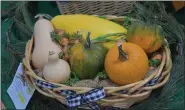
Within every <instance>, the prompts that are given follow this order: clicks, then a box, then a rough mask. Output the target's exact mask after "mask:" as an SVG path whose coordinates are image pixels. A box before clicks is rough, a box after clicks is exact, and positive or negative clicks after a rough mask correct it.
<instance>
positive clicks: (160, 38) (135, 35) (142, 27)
mask: <svg viewBox="0 0 185 110" xmlns="http://www.w3.org/2000/svg"><path fill="white" fill-rule="evenodd" d="M127 40H128V42H131V43H134V44H137V45H139V46H140V47H141V48H143V49H144V51H145V52H146V53H152V52H154V51H156V50H158V49H159V48H160V47H161V46H162V44H163V42H164V34H163V29H162V28H161V27H160V26H158V25H149V24H144V23H135V24H132V25H131V26H130V28H129V29H128V33H127Z"/></svg>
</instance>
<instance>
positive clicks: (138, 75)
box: [105, 43, 148, 85]
mask: <svg viewBox="0 0 185 110" xmlns="http://www.w3.org/2000/svg"><path fill="white" fill-rule="evenodd" d="M122 49H123V51H124V52H125V53H126V54H127V55H128V60H126V61H123V62H122V61H120V60H119V59H118V56H119V51H118V46H117V45H115V46H114V47H113V48H112V49H110V50H109V51H108V53H107V55H106V58H105V70H106V72H107V74H108V76H109V78H110V79H111V80H112V81H113V82H115V83H117V84H120V85H125V84H130V83H134V82H137V81H140V80H142V79H143V78H144V77H145V75H146V73H147V71H148V57H147V55H146V53H145V52H144V50H143V49H142V48H141V47H139V46H138V45H136V44H133V43H122Z"/></svg>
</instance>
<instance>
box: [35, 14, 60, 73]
mask: <svg viewBox="0 0 185 110" xmlns="http://www.w3.org/2000/svg"><path fill="white" fill-rule="evenodd" d="M53 31H54V28H53V25H52V24H51V22H50V21H49V20H47V19H44V18H43V17H42V15H40V18H39V20H38V21H37V22H36V23H35V25H34V36H33V37H34V49H33V53H32V63H33V66H34V67H35V68H36V69H40V70H42V69H43V67H44V65H45V64H46V63H47V62H48V53H49V51H50V50H52V51H54V52H55V53H56V54H59V53H60V52H61V49H60V47H59V46H58V45H57V44H56V43H54V42H53V41H52V38H51V36H50V32H53Z"/></svg>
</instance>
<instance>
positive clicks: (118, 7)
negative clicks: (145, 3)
mask: <svg viewBox="0 0 185 110" xmlns="http://www.w3.org/2000/svg"><path fill="white" fill-rule="evenodd" d="M56 3H57V5H58V8H59V10H60V13H61V14H79V13H80V14H91V15H116V16H122V15H125V14H127V13H130V12H131V11H132V9H133V3H135V2H134V1H83V2H79V1H78V2H75V1H73V2H72V1H70V2H69V1H62V2H61V1H57V2H56Z"/></svg>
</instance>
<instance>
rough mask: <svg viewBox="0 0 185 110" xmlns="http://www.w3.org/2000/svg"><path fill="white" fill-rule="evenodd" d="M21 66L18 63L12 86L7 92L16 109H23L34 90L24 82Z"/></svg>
mask: <svg viewBox="0 0 185 110" xmlns="http://www.w3.org/2000/svg"><path fill="white" fill-rule="evenodd" d="M22 66H23V65H22V63H20V64H19V67H18V69H17V71H16V74H15V76H14V79H13V81H12V84H11V85H10V87H9V88H8V90H7V92H8V95H9V96H10V98H11V99H12V101H13V103H14V105H15V108H16V109H25V108H26V106H27V104H28V102H29V101H30V98H31V97H32V95H33V93H34V91H35V88H33V87H32V86H31V85H30V84H29V83H27V82H26V81H25V79H24V75H23V73H24V72H23V67H22Z"/></svg>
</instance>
